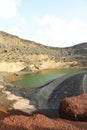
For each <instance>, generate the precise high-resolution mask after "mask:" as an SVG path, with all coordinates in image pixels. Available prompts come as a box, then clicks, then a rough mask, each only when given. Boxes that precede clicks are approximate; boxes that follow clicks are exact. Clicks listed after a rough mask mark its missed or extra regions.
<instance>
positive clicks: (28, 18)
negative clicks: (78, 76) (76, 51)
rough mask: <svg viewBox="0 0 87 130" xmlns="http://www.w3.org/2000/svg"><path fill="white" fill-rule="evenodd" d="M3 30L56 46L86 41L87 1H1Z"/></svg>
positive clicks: (1, 28) (0, 15) (0, 14)
mask: <svg viewBox="0 0 87 130" xmlns="http://www.w3.org/2000/svg"><path fill="white" fill-rule="evenodd" d="M0 31H5V32H7V33H10V34H13V35H16V36H19V37H20V38H24V39H27V40H32V41H35V42H38V43H41V44H44V45H47V46H54V47H69V46H73V45H76V44H78V43H82V42H87V0H0Z"/></svg>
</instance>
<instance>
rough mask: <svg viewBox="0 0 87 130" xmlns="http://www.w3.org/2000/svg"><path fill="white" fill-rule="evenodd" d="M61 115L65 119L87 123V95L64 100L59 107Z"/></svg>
mask: <svg viewBox="0 0 87 130" xmlns="http://www.w3.org/2000/svg"><path fill="white" fill-rule="evenodd" d="M59 115H60V117H62V118H65V119H70V120H80V121H81V120H83V121H87V94H81V95H79V96H74V97H68V98H65V99H64V100H62V101H61V103H60V106H59Z"/></svg>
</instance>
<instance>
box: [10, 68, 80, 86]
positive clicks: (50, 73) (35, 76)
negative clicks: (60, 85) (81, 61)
mask: <svg viewBox="0 0 87 130" xmlns="http://www.w3.org/2000/svg"><path fill="white" fill-rule="evenodd" d="M80 71H82V69H55V70H44V71H41V72H38V73H32V74H25V75H21V76H14V78H13V79H12V81H10V82H11V83H12V84H15V85H17V86H21V87H29V88H36V87H39V86H41V85H43V84H45V83H47V82H48V81H51V80H53V79H56V78H59V77H61V76H63V75H66V74H71V73H75V72H80Z"/></svg>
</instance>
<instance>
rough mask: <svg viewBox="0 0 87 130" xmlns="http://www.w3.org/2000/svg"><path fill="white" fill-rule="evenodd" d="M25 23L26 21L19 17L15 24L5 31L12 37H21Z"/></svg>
mask: <svg viewBox="0 0 87 130" xmlns="http://www.w3.org/2000/svg"><path fill="white" fill-rule="evenodd" d="M26 23H27V20H26V19H25V18H24V17H20V18H19V19H18V20H17V21H16V23H15V24H13V25H12V26H11V27H9V28H8V30H7V31H8V32H9V33H11V34H13V35H16V36H19V37H23V32H24V28H25V25H26Z"/></svg>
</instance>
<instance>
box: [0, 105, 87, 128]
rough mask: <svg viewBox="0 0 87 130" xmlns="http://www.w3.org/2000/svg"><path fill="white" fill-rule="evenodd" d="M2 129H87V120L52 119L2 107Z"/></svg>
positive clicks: (0, 120)
mask: <svg viewBox="0 0 87 130" xmlns="http://www.w3.org/2000/svg"><path fill="white" fill-rule="evenodd" d="M0 130H87V122H74V121H69V120H63V119H50V118H48V117H46V116H44V115H42V114H33V115H31V116H29V115H25V114H24V113H22V112H19V111H15V110H14V111H10V112H8V111H7V110H6V108H4V107H0Z"/></svg>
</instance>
